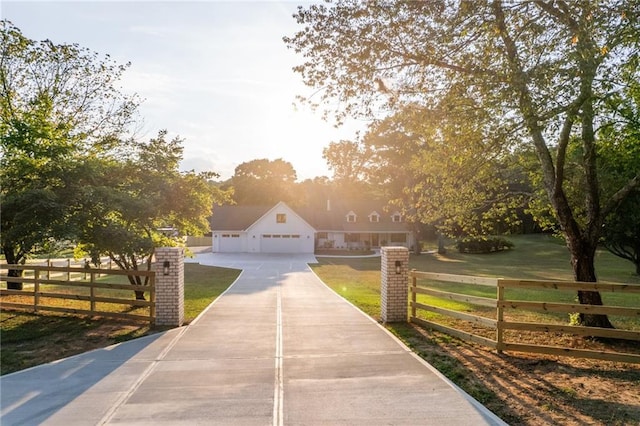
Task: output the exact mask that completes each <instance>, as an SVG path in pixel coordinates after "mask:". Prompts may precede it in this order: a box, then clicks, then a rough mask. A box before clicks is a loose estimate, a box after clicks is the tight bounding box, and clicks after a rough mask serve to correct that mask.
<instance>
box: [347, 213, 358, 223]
mask: <svg viewBox="0 0 640 426" xmlns="http://www.w3.org/2000/svg"><path fill="white" fill-rule="evenodd" d="M355 221H356V214H355V213H354V212H349V213H347V222H355Z"/></svg>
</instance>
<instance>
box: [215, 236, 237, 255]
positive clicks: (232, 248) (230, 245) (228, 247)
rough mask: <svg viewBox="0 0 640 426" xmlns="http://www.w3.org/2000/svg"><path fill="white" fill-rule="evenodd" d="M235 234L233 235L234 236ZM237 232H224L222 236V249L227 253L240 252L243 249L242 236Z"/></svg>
mask: <svg viewBox="0 0 640 426" xmlns="http://www.w3.org/2000/svg"><path fill="white" fill-rule="evenodd" d="M232 235H233V236H232ZM235 235H237V234H223V235H221V237H220V251H221V252H225V253H238V252H241V251H242V238H240V237H239V236H235Z"/></svg>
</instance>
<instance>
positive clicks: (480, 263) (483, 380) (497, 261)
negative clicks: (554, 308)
mask: <svg viewBox="0 0 640 426" xmlns="http://www.w3.org/2000/svg"><path fill="white" fill-rule="evenodd" d="M510 239H511V240H512V241H513V242H514V244H515V248H514V249H513V250H509V251H504V252H499V253H492V254H460V253H458V252H457V251H455V250H453V249H450V250H449V252H448V253H447V254H446V255H421V256H413V255H412V256H411V257H410V261H409V268H411V269H417V270H420V271H428V272H437V273H446V274H459V275H478V276H487V277H503V278H521V279H541V280H571V279H572V270H571V265H570V262H569V254H568V251H567V248H566V247H565V246H564V244H563V243H562V242H561V241H559V240H557V239H555V238H553V237H551V236H548V235H527V236H514V237H510ZM318 261H319V263H318V264H315V265H312V268H313V269H314V271H315V272H316V274H318V276H319V277H320V278H321V279H322V280H323V281H324V282H325V283H326V284H327V285H329V286H330V287H331V288H332V289H333V290H334V291H336V292H337V293H338V294H340V295H342V296H343V297H344V298H346V299H347V300H349V301H351V302H352V303H353V304H355V305H356V306H358V307H359V308H360V309H361V310H363V311H364V312H366V313H367V314H369V315H371V316H372V317H374V318H376V319H379V317H380V259H372V258H364V259H358V258H351V259H345V258H319V259H318ZM596 271H597V272H598V275H599V280H600V281H605V282H620V283H633V284H640V276H637V275H634V265H633V264H632V263H630V262H628V261H625V260H623V259H620V258H618V257H615V256H613V255H612V254H610V253H608V252H606V251H598V253H597V256H596ZM429 286H433V287H442V288H446V290H447V291H453V292H460V293H465V294H472V295H477V296H485V297H490V298H494V297H495V295H496V290H495V288H491V287H484V286H472V285H465V284H456V283H434V282H430V283H429ZM509 291H510V293H508V294H507V296H508V297H510V298H513V299H520V300H531V301H538V300H547V301H562V302H573V301H575V297H576V295H575V294H574V293H573V292H559V291H555V292H549V291H535V290H526V289H522V290H509ZM602 295H603V299H604V302H605V304H612V305H618V306H631V307H638V306H640V295H637V294H634V295H628V294H627V295H618V294H615V293H613V294H612V293H602ZM420 297H424V299H423V300H426V299H427V298H428V296H422V295H420ZM429 299H430V302H432V303H434V304H437V305H438V306H441V307H445V308H448V309H456V310H463V311H471V312H473V313H476V314H478V315H482V316H487V317H495V309H494V308H480V307H474V306H472V305H469V304H465V303H459V302H452V301H444V300H441V299H436V298H429ZM419 300H420V299H419ZM424 315H425V316H427V315H430V314H424ZM434 315H435V314H434ZM541 315H543V314H538V313H531V318H528V319H527V320H529V321H539V320H540V318H541ZM550 317H551V321H554V322H562V323H565V324H566V323H567V322H568V318H567V315H566V314H558V315H547V316H546V318H545V319H546V320H547V321H549V318H550ZM616 320H617V319H616ZM612 321H613V318H612ZM620 325H621V326H622V327H623V328H634V329H640V321H638V320H636V319H629V320H628V321H626V322H624V323H623V322H620ZM387 328H388V329H389V330H390V331H391V332H393V333H394V334H395V335H396V336H398V337H399V338H400V339H401V340H403V341H404V342H405V343H406V344H407V345H408V346H409V347H410V348H411V349H412V350H413V351H414V352H416V353H417V354H418V355H420V356H421V357H422V358H424V359H425V360H426V361H427V362H429V363H430V364H431V365H433V366H434V367H435V368H436V369H438V370H439V371H440V372H442V373H443V374H444V375H445V376H447V377H448V378H449V379H450V380H452V381H453V382H454V383H456V384H457V385H458V386H460V387H461V388H463V389H464V390H465V391H466V392H467V393H469V394H470V395H471V396H472V397H474V398H475V399H477V400H478V401H480V402H481V403H482V404H483V405H485V406H486V407H487V408H488V409H489V410H491V411H493V412H494V413H496V414H497V415H498V416H499V417H501V418H502V419H503V420H505V421H506V422H508V423H510V424H538V422H539V420H540V418H542V417H543V416H544V414H543V411H544V409H543V408H544V407H543V406H544V404H547V403H548V404H552V405H553V406H554V407H555V406H556V405H557V404H556V403H555V402H554V401H556V400H557V399H558V396H557V395H547V394H546V393H545V389H546V387H547V386H549V385H548V383H550V382H549V380H557V378H555V377H553V378H551V379H550V378H549V377H548V376H545V375H540V376H539V378H538V376H536V374H537V373H534V374H533V377H534V378H535V379H534V378H531V377H530V376H528V375H527V374H528V370H532V369H537V368H540V369H542V367H545V366H546V362H547V361H544V360H542V361H539V360H537V359H536V358H535V356H529V355H527V356H525V357H522V358H511V357H505V356H500V355H497V354H495V353H492V352H491V351H486V353H485V352H482V351H481V350H479V349H478V348H474V347H472V345H468V344H466V343H463V342H461V341H458V340H457V339H455V338H452V337H450V336H448V335H445V334H442V333H437V332H428V331H425V330H422V329H420V328H418V327H414V326H412V325H411V324H408V323H394V324H388V325H387ZM474 331H477V330H474ZM493 333H494V334H495V332H493ZM489 337H493V336H489ZM545 343H551V342H545ZM565 359H566V358H565ZM566 360H567V361H563V362H564V363H565V364H564V365H566V366H567V367H566V372H565V373H564V374H570V373H569V372H570V371H571V372H572V371H574V370H572V368H574V367H572V365H573V364H576V365H578V367H575V377H576V378H575V380H577V381H580V380H584V379H583V378H581V375H582V374H584V373H583V370H584V367H583V366H582V364H580V362H578V361H575V362H574V361H573V360H571V359H566ZM483 363H484V364H483ZM596 364H597V365H600V363H597V362H596ZM478 366H480V367H478ZM607 368H608V367H607ZM611 368H614V367H611ZM549 369H550V370H555V369H554V368H553V367H552V366H550V367H549ZM492 371H500V372H501V373H500V374H498V375H495V374H491V372H492ZM507 371H509V373H507ZM608 374H609V373H608V371H606V369H605V370H603V371H600V370H594V372H593V373H592V375H593V376H594V377H595V378H596V379H594V380H595V381H596V382H601V383H605V385H603V386H607V385H608V386H611V384H607V383H606V382H607V381H608V380H611V381H612V383H615V384H614V386H620V385H621V383H622V384H624V383H626V382H625V381H624V380H623V379H612V378H610V377H607V375H608ZM620 374H622V375H624V377H627V376H629V377H635V376H633V374H631V373H620ZM495 377H498V379H495ZM521 379H522V380H524V383H526V382H527V380H530V381H533V380H539V385H538V386H536V387H532V388H531V389H528V390H527V391H522V389H523V388H526V386H522V385H521V383H520V382H519V381H520V380H521ZM614 380H615V381H614ZM625 380H626V379H625ZM496 382H497V383H498V384H496ZM627 382H628V380H627ZM579 386H582V384H581V383H579ZM627 386H631V385H628V384H627ZM518 389H519V392H520V394H519V396H518V397H515V398H516V399H515V400H514V391H516V390H518ZM579 389H581V392H582V389H586V391H585V392H590V391H591V389H589V385H586V386H585V387H584V388H583V387H579ZM632 389H633V390H632V391H631V393H633V392H634V391H635V388H632ZM558 392H560V394H561V396H562V399H563V403H562V404H560V405H562V406H563V407H564V408H565V410H564V411H563V410H562V409H560V408H557V409H556V411H557V412H556V413H554V416H557V417H555V418H557V419H564V420H567V419H571V418H572V416H573V414H572V412H573V411H574V410H575V409H581V410H582V411H584V414H585V415H587V416H591V417H590V418H591V419H595V417H593V415H592V413H606V414H603V415H607V416H613V417H612V418H614V417H615V418H616V419H623V420H622V421H619V420H616V421H615V422H613V423H616V424H630V423H627V422H626V421H625V420H624V419H626V418H627V417H629V418H632V417H634V415H635V414H633V413H635V411H634V410H633V409H631V408H629V407H633V404H631V405H629V407H627V406H626V405H620V407H619V408H620V413H615V412H613V411H615V410H614V409H612V408H611V407H612V404H611V401H607V399H606V398H604V397H602V398H600V397H599V398H595V399H592V398H591V397H589V396H588V395H587V396H586V397H585V396H584V395H583V396H582V397H581V398H577V397H576V391H575V390H573V388H570V387H566V386H565V387H561V388H560V390H559V391H558ZM514 401H515V402H514ZM518 401H521V402H518ZM545 401H548V402H545ZM532 404H538V405H539V406H540V407H533V406H532ZM540 404H541V405H540ZM591 404H592V405H591ZM566 407H568V408H566ZM612 410H613V411H612ZM565 413H566V414H565ZM629 413H631V414H629ZM563 415H564V416H565V417H562V416H563ZM559 421H560V423H562V421H561V420H559ZM530 422H531V423H530ZM594 424H600V423H597V422H596V423H594ZM604 424H607V422H605V423H604ZM634 424H635V423H634Z"/></svg>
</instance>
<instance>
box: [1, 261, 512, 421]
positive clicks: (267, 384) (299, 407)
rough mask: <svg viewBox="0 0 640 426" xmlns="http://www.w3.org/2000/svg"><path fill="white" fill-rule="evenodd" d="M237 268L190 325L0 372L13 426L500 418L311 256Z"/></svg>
mask: <svg viewBox="0 0 640 426" xmlns="http://www.w3.org/2000/svg"><path fill="white" fill-rule="evenodd" d="M197 260H199V261H200V262H201V263H204V264H215V265H220V266H229V267H236V268H242V269H243V272H242V274H241V275H240V277H239V278H238V280H237V281H236V282H235V283H234V285H233V286H231V287H230V288H229V290H228V291H227V292H226V293H225V294H224V295H223V296H221V297H220V298H218V300H216V302H215V303H213V304H212V305H211V306H210V307H209V308H208V309H207V310H206V311H205V312H204V313H203V314H202V315H201V316H200V317H199V318H198V319H197V320H195V321H194V322H192V324H191V325H189V326H188V327H182V328H178V329H173V330H170V331H168V332H165V333H158V334H155V335H152V336H147V337H144V338H141V339H137V340H134V341H130V342H126V343H122V344H119V345H116V346H112V347H109V348H105V349H101V350H96V351H92V352H89V353H86V354H82V355H79V356H75V357H72V358H68V359H64V360H61V361H58V362H55V363H52V364H48V365H45V366H40V367H36V368H32V369H29V370H25V371H23V372H18V373H14V374H10V375H6V376H4V377H2V379H1V380H0V382H1V392H2V400H1V404H2V406H1V408H2V417H1V418H0V423H1V424H2V425H3V426H9V425H35V424H50V425H65V426H71V425H94V424H127V425H158V424H171V425H180V424H184V425H198V424H202V425H212V424H213V425H274V426H279V425H367V426H372V425H382V424H384V425H482V424H496V425H499V424H503V423H502V422H501V421H500V420H499V419H497V418H496V417H495V416H493V415H492V414H491V413H490V412H488V411H487V410H486V409H484V407H482V406H481V405H480V404H478V403H477V402H476V401H474V400H473V399H471V398H470V397H469V396H468V395H466V394H464V393H463V392H462V391H460V390H459V389H457V388H456V387H455V386H453V385H452V384H450V383H449V382H448V381H446V379H444V378H443V377H442V376H441V375H440V374H438V373H437V372H435V371H434V370H433V369H432V368H431V367H430V366H428V365H427V364H426V363H424V362H423V361H422V360H420V359H419V358H418V357H416V356H415V355H413V354H412V353H411V352H410V351H409V350H408V349H407V348H406V347H405V346H403V345H402V344H401V343H400V342H398V341H397V340H396V339H395V338H394V337H393V336H391V335H390V334H389V333H388V332H387V331H386V330H385V329H384V328H382V327H380V326H379V325H378V324H376V323H375V322H374V321H372V320H371V319H370V318H369V317H367V316H366V315H364V314H363V313H362V312H360V311H359V310H357V309H355V308H354V307H353V306H352V305H350V304H349V303H347V302H346V301H344V300H343V299H342V298H340V297H339V296H337V295H336V294H335V293H333V292H332V291H331V290H330V289H328V288H327V287H326V286H325V285H324V284H323V283H322V282H321V281H320V280H319V279H318V278H317V277H316V276H315V275H314V274H313V272H311V270H310V269H309V268H308V266H307V264H306V263H307V262H310V261H314V260H313V258H309V257H305V256H284V255H280V256H277V255H272V256H264V255H263V256H251V255H243V256H237V255H236V256H229V255H226V256H225V255H213V254H199V255H198V259H197Z"/></svg>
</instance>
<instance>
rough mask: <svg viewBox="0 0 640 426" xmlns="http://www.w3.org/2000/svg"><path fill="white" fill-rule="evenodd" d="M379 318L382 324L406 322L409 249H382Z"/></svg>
mask: <svg viewBox="0 0 640 426" xmlns="http://www.w3.org/2000/svg"><path fill="white" fill-rule="evenodd" d="M381 251H382V259H381V261H380V263H381V284H380V297H381V303H380V308H381V312H380V318H381V319H382V322H406V321H407V301H408V297H409V294H408V293H409V280H408V271H409V249H407V248H406V247H382V249H381Z"/></svg>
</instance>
